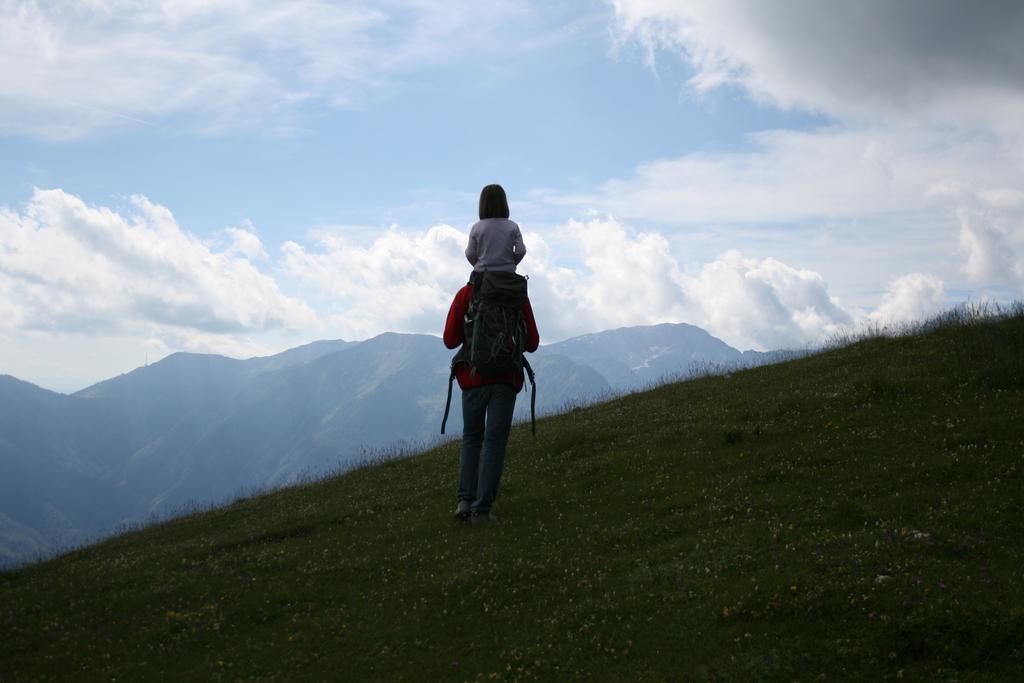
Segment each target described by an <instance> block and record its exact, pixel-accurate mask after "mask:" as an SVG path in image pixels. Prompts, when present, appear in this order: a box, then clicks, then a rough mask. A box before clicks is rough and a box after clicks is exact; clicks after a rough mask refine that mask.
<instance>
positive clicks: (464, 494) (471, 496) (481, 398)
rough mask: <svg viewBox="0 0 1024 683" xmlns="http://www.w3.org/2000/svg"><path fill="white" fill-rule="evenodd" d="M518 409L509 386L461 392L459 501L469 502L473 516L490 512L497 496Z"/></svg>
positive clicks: (513, 392) (491, 385) (512, 389)
mask: <svg viewBox="0 0 1024 683" xmlns="http://www.w3.org/2000/svg"><path fill="white" fill-rule="evenodd" d="M515 407H516V389H515V387H513V386H512V385H510V384H486V385H484V386H482V387H476V388H474V389H464V390H463V392H462V424H463V427H462V450H461V451H460V452H459V500H468V501H469V502H470V506H471V509H472V510H473V512H474V513H478V514H485V513H489V512H490V511H491V503H493V502H494V499H495V498H497V497H498V485H499V484H500V483H501V473H502V472H503V471H504V469H505V446H507V445H508V434H509V431H510V430H511V429H512V412H513V411H514V410H515ZM481 451H483V462H481V458H480V455H481Z"/></svg>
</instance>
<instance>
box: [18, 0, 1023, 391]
mask: <svg viewBox="0 0 1024 683" xmlns="http://www.w3.org/2000/svg"><path fill="white" fill-rule="evenodd" d="M859 7H860V10H858V11H856V12H852V11H851V10H850V9H849V8H845V9H843V8H836V7H827V6H822V5H820V4H819V3H813V2H803V1H799V0H788V1H787V2H781V3H779V4H778V5H775V6H774V8H773V10H772V11H771V12H768V11H766V9H765V7H764V5H763V4H762V3H757V2H753V1H750V2H744V1H742V0H734V1H731V2H718V3H716V2H693V3H672V2H657V1H654V0H617V1H616V2H597V1H594V2H571V3H530V2H495V3H490V4H487V5H486V6H485V5H483V4H481V3H470V2H465V3H462V2H445V3H441V2H432V1H429V0H420V1H418V2H382V3H362V2H355V1H353V2H326V1H323V0H296V1H295V2H291V3H274V2H267V1H264V0H217V1H215V2H213V1H211V2H197V1H194V0H152V1H145V2H142V1H135V0H92V1H91V2H81V3H57V2H47V1H42V0H41V1H38V2H27V1H22V0H2V1H0V8H2V10H3V12H2V14H0V45H3V47H0V74H3V75H0V156H2V159H3V162H2V163H0V207H2V209H0V320H2V321H3V322H0V341H2V342H3V343H2V346H0V348H2V350H0V373H8V374H12V375H15V376H17V377H19V378H22V379H26V380H29V381H33V382H36V383H39V384H41V385H43V386H46V387H48V388H53V389H56V390H60V391H69V390H75V389H78V388H81V387H84V386H86V385H87V384H89V383H90V382H93V381H97V380H99V379H102V378H104V377H107V376H110V375H112V374H117V373H118V372H124V371H127V370H129V369H131V368H132V367H136V366H137V365H139V364H140V363H141V362H144V360H145V359H146V358H149V360H155V359H156V358H159V357H161V356H163V355H166V354H167V353H170V352H174V351H177V350H188V351H196V352H215V353H225V354H228V355H234V356H247V355H257V354H265V353H272V352H276V351H279V350H282V349H284V348H287V347H289V346H294V345H296V344H299V343H303V342H307V341H311V340H314V339H321V338H338V337H342V338H346V339H360V338H366V337H369V336H372V335H374V334H377V333H380V332H382V331H386V330H391V331H404V332H427V333H435V334H436V333H437V332H438V331H439V328H440V325H441V323H442V321H443V316H444V312H445V310H446V309H447V305H448V303H449V301H450V297H451V294H452V293H454V291H455V288H457V287H458V285H459V284H460V282H461V281H463V280H464V277H465V274H466V272H468V264H466V263H465V262H464V260H463V259H462V257H461V253H460V252H461V248H462V247H463V246H464V241H465V235H466V234H467V233H468V228H469V226H470V225H471V224H472V222H473V220H474V219H475V209H476V198H477V194H478V192H479V189H480V187H482V186H483V185H484V184H487V183H490V182H500V183H502V184H503V185H504V186H505V187H506V189H507V190H508V192H509V197H510V202H511V205H512V212H513V216H512V217H513V219H516V220H518V221H519V222H520V224H521V226H522V228H523V230H524V233H525V235H526V238H527V246H528V249H529V250H530V253H529V255H528V257H527V260H526V261H524V263H523V264H522V269H523V270H524V271H525V272H528V273H529V274H530V275H531V287H532V288H533V289H532V291H533V295H532V298H533V299H534V302H535V308H536V309H537V311H538V315H539V318H540V320H539V322H540V324H541V332H542V337H544V339H545V341H555V340H557V339H561V338H565V337H567V336H571V335H574V334H581V333H585V332H591V331H595V330H600V329H607V328H610V327H616V326H620V325H631V324H650V323H656V322H666V321H671V322H690V323H693V324H697V325H700V326H702V327H705V328H706V329H708V330H709V331H710V332H711V333H712V334H716V335H717V336H720V337H721V338H723V339H724V340H725V341H727V342H729V343H731V344H733V345H735V346H738V347H741V348H751V347H753V348H762V349H764V348H775V347H781V346H801V345H808V344H814V343H817V342H820V341H821V340H822V339H824V338H826V337H827V336H829V335H831V334H836V333H837V332H839V331H841V330H843V329H849V328H851V327H856V326H858V325H862V324H867V323H878V322H886V321H899V320H905V319H908V318H914V317H920V316H922V315H928V314H931V313H934V312H935V311H937V310H940V309H941V308H943V307H946V306H949V305H952V304H955V303H958V302H961V301H964V300H967V299H980V298H996V299H1000V300H1008V299H1013V298H1020V296H1021V293H1022V291H1024V229H1022V215H1024V182H1022V179H1024V172H1022V168H1024V164H1022V159H1024V152H1022V150H1024V143H1022V139H1024V137H1022V132H1024V130H1022V126H1021V123H1020V122H1021V121H1024V107H1022V102H1024V83H1022V81H1021V75H1020V74H1021V73H1024V68H1011V67H1024V54H1022V49H1021V48H1020V47H1019V46H1018V45H1017V43H1018V42H1019V41H1018V40H1017V39H1016V36H1019V34H1020V29H1021V28H1022V26H1024V22H1022V16H1021V14H1022V13H1021V11H1020V10H1019V9H1017V7H1016V6H1015V5H1014V3H1002V2H995V1H992V2H981V3H976V4H970V5H964V4H963V3H954V2H951V1H950V2H945V1H943V2H938V3H932V2H925V1H924V0H915V1H912V2H906V3H901V4H900V5H899V6H898V7H891V6H889V3H885V2H881V1H880V0H879V1H878V2H874V1H870V2H865V3H863V4H862V5H860V6H859ZM968 29H970V30H968Z"/></svg>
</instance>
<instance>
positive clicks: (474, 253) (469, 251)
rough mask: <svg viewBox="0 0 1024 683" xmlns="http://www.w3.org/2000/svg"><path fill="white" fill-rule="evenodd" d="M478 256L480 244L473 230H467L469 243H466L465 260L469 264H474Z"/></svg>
mask: <svg viewBox="0 0 1024 683" xmlns="http://www.w3.org/2000/svg"><path fill="white" fill-rule="evenodd" d="M479 258H480V244H479V240H478V238H477V234H476V232H475V231H473V230H470V231H469V244H467V245H466V260H467V261H469V265H471V266H475V265H476V262H477V259H479Z"/></svg>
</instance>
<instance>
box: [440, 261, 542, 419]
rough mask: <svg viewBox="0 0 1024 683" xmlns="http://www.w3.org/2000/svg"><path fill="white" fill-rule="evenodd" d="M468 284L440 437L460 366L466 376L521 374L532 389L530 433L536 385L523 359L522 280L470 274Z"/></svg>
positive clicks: (511, 275) (500, 274)
mask: <svg viewBox="0 0 1024 683" xmlns="http://www.w3.org/2000/svg"><path fill="white" fill-rule="evenodd" d="M469 284H471V285H473V298H472V300H471V301H470V304H469V308H468V309H467V310H466V315H465V318H464V319H463V325H464V331H465V332H464V338H463V342H462V347H461V348H460V349H459V351H458V353H456V354H455V357H454V358H452V365H451V374H450V375H449V377H448V400H447V403H446V404H445V408H444V418H443V419H442V420H441V433H442V434H444V427H445V424H446V423H447V422H448V412H449V410H450V409H451V401H452V382H453V381H454V379H455V368H456V367H457V366H458V365H459V364H460V363H465V364H466V365H468V366H469V367H470V372H472V373H477V372H479V373H481V374H484V375H501V374H505V373H514V372H519V371H522V370H525V371H526V373H527V375H528V376H529V378H530V384H531V385H532V386H533V392H532V396H531V400H530V421H531V426H532V428H533V431H534V433H536V431H537V426H536V419H535V413H536V401H537V383H536V381H535V378H534V374H533V368H531V367H530V363H529V362H528V361H527V360H526V358H525V357H524V356H523V351H524V349H525V346H526V321H525V319H524V318H523V303H524V302H525V301H526V294H527V292H526V290H527V287H526V278H525V277H523V276H522V275H517V274H516V273H506V272H500V271H484V272H483V273H476V272H474V273H473V276H472V278H471V279H470V282H469Z"/></svg>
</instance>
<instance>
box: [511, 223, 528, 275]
mask: <svg viewBox="0 0 1024 683" xmlns="http://www.w3.org/2000/svg"><path fill="white" fill-rule="evenodd" d="M514 240H515V241H514V242H513V243H512V258H514V259H515V261H516V265H517V266H518V265H519V262H520V261H522V260H523V257H524V256H526V244H524V243H523V233H522V232H521V231H520V230H519V226H516V232H515V236H514Z"/></svg>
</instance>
